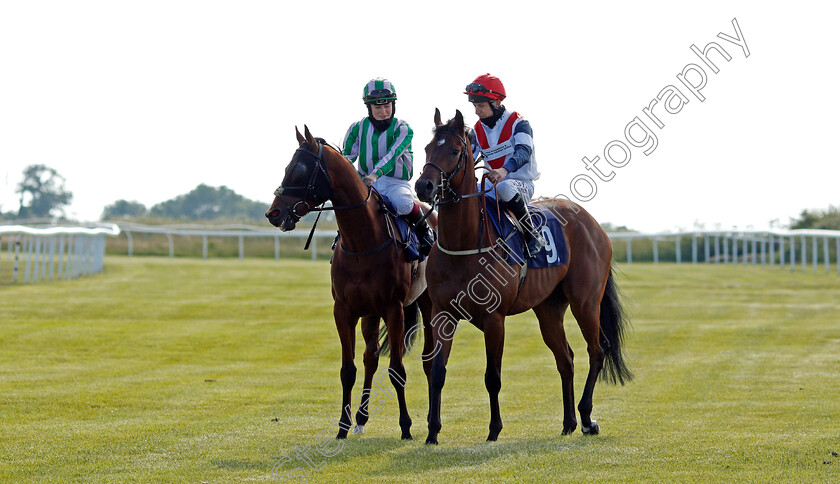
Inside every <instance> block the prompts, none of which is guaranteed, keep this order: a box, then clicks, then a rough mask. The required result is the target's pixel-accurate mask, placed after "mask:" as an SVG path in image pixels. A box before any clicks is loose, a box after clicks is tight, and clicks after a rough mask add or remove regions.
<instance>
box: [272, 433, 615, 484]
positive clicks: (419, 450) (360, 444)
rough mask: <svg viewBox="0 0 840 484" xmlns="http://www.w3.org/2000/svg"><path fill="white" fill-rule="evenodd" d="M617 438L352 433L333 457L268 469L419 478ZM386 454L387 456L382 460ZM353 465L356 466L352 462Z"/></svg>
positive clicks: (278, 461)
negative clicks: (435, 441)
mask: <svg viewBox="0 0 840 484" xmlns="http://www.w3.org/2000/svg"><path fill="white" fill-rule="evenodd" d="M612 441H613V439H612V438H610V437H609V436H603V435H601V436H598V437H589V436H583V435H579V436H566V437H560V436H559V435H558V436H554V437H545V438H534V439H519V440H514V441H510V442H476V443H475V444H470V445H463V444H459V443H456V444H453V446H449V445H447V444H446V443H445V442H444V443H443V444H442V445H440V446H429V445H425V444H424V443H423V440H421V439H418V440H397V439H394V438H388V437H380V438H377V437H373V438H371V437H361V438H358V439H356V438H350V439H347V440H345V441H343V442H344V446H343V447H342V448H341V451H340V452H338V453H337V454H336V455H334V456H332V457H325V456H323V455H321V454H318V453H317V452H315V451H313V452H310V454H309V457H310V460H309V461H307V460H305V459H303V458H302V457H301V456H300V455H299V450H300V449H298V451H297V452H298V453H297V455H296V454H295V452H294V451H293V452H291V453H290V454H288V455H286V456H278V457H276V458H275V459H274V460H273V463H272V464H270V465H269V467H268V468H264V470H265V471H266V472H267V473H269V474H271V475H272V476H274V477H278V476H285V477H287V478H291V477H295V476H297V477H303V476H302V475H296V474H295V473H296V471H297V472H300V471H301V470H302V471H303V472H305V473H307V474H308V476H309V477H311V478H313V479H316V478H317V477H316V476H317V475H318V473H319V472H320V471H322V470H326V469H329V470H330V471H329V473H330V474H333V473H334V472H335V471H336V469H340V468H347V469H351V468H352V469H354V470H353V472H355V473H356V474H357V476H359V477H361V476H363V477H365V478H369V479H374V478H376V479H377V480H379V479H385V480H387V479H393V478H400V477H405V476H406V475H413V476H415V477H420V475H421V474H422V473H424V472H427V471H428V472H434V473H435V474H436V475H438V476H440V475H446V474H448V473H450V472H451V473H453V474H457V473H458V472H459V471H461V470H463V469H469V468H477V467H478V466H481V465H482V464H485V463H488V462H492V461H497V460H499V459H504V458H505V457H508V456H517V455H521V454H529V455H532V454H541V453H557V452H566V451H568V452H574V451H580V450H582V449H588V448H591V447H603V446H604V445H609V443H611V442H612ZM383 456H387V458H386V459H385V460H384V461H383V459H382V458H383ZM350 464H352V465H350Z"/></svg>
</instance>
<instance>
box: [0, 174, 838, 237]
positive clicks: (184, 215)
mask: <svg viewBox="0 0 840 484" xmlns="http://www.w3.org/2000/svg"><path fill="white" fill-rule="evenodd" d="M15 193H16V194H17V195H18V196H19V200H20V207H19V208H18V211H17V212H13V211H11V212H3V211H2V208H3V207H0V220H7V221H11V220H16V219H30V218H57V219H65V218H66V215H65V212H64V209H65V208H66V207H67V206H68V205H70V203H72V202H73V193H72V192H70V191H69V190H67V188H66V187H65V179H64V177H63V176H61V175H60V174H59V173H58V172H57V171H56V170H55V169H53V168H50V167H48V166H46V165H42V164H39V165H30V166H27V167H26V168H25V169H24V170H23V180H21V182H20V183H18V185H17V188H16V189H15ZM266 208H267V205H266V204H265V203H264V202H256V201H254V200H249V199H247V198H245V197H243V196H242V195H239V194H237V193H236V192H234V191H233V190H231V189H230V188H228V187H226V186H224V185H222V186H220V187H211V186H208V185H204V184H201V185H198V186H197V187H196V188H195V189H193V190H192V191H190V192H189V193H185V194H183V195H178V196H177V197H175V198H173V199H171V200H167V201H165V202H161V203H158V204H155V205H153V206H152V207H150V208H147V207H146V206H145V205H143V204H142V203H140V202H137V201H130V200H117V201H115V202H114V203H111V204H109V205H107V206H106V207H105V208H104V210H103V211H102V216H101V217H100V220H103V221H107V220H112V221H118V220H131V219H143V218H150V217H151V218H158V219H168V220H189V221H205V222H206V221H219V220H237V221H249V222H258V223H262V222H264V217H263V213H264V212H265V210H266ZM310 215H311V214H310ZM605 228H606V229H607V230H608V231H626V230H628V229H627V228H626V227H623V226H622V227H613V226H609V227H605ZM790 228H792V229H831V230H840V205H838V206H829V207H828V208H827V209H816V210H803V211H802V212H801V213H800V214H799V217H797V218H794V219H791V221H790ZM611 229H612V230H611Z"/></svg>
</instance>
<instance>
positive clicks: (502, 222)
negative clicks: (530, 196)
mask: <svg viewBox="0 0 840 484" xmlns="http://www.w3.org/2000/svg"><path fill="white" fill-rule="evenodd" d="M528 212H530V213H531V220H532V222H533V224H534V228H535V229H536V230H539V231H540V233H541V235H542V237H543V238H544V239H545V241H546V244H545V245H544V246H543V247H542V249H540V251H539V252H538V253H537V254H536V256H534V257H531V258H528V257H527V256H526V255H525V237H524V235H523V234H522V232H521V228H520V226H519V223H518V222H517V221H516V217H514V215H513V214H511V213H510V212H509V211H507V210H501V213H500V211H499V209H498V208H497V205H496V204H495V203H488V204H487V215H488V217H487V218H488V219H489V220H490V221H491V223H492V224H493V227H494V228H495V229H496V233H498V234H499V237H500V238H501V239H502V242H503V243H501V244H500V245H501V247H502V250H503V251H504V252H505V253H506V254H507V262H508V263H509V264H511V265H512V264H519V265H520V266H525V265H526V264H527V267H529V268H532V269H539V268H544V267H553V266H558V265H564V264H568V263H569V251H568V248H567V247H566V237H565V236H564V235H563V224H561V223H560V221H559V220H557V218H556V217H555V216H554V214H552V213H551V211H549V210H548V209H545V208H543V207H541V206H539V205H533V204H528Z"/></svg>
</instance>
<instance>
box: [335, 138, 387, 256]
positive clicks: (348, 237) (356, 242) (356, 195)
mask: <svg viewBox="0 0 840 484" xmlns="http://www.w3.org/2000/svg"><path fill="white" fill-rule="evenodd" d="M330 155H332V156H330ZM324 161H325V164H326V166H327V173H328V174H329V176H330V181H331V182H332V189H333V195H332V203H333V206H334V207H348V206H354V205H359V204H362V203H364V202H365V200H367V199H368V188H367V187H366V186H365V184H364V183H363V182H362V180H361V178H359V174H358V173H357V172H356V169H355V167H354V166H353V164H352V163H350V162H349V161H347V159H346V158H344V157H343V156H341V155H338V154H335V155H334V154H333V153H329V154H328V155H327V154H325V156H324ZM377 207H378V205H377V202H376V200H373V199H371V200H370V202H369V203H368V204H367V205H363V206H360V207H356V208H352V209H349V210H336V211H335V220H336V223H337V224H338V231H339V232H340V233H341V238H342V245H343V246H344V247H345V248H346V249H347V250H350V251H353V252H362V251H364V250H367V249H369V248H370V246H371V244H372V243H373V242H377V243H378V242H381V241H382V240H383V235H381V234H384V230H383V228H382V224H381V223H380V221H379V220H380V217H378V214H377Z"/></svg>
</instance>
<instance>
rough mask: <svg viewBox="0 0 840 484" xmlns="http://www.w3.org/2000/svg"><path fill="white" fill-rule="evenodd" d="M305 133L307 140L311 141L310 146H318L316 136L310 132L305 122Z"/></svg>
mask: <svg viewBox="0 0 840 484" xmlns="http://www.w3.org/2000/svg"><path fill="white" fill-rule="evenodd" d="M303 134H304V136H305V137H306V142H307V143H309V146H311V147H312V148H317V147H318V143H316V142H315V137H314V136H312V133H310V132H309V126H307V125H305V124H304V125H303Z"/></svg>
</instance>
